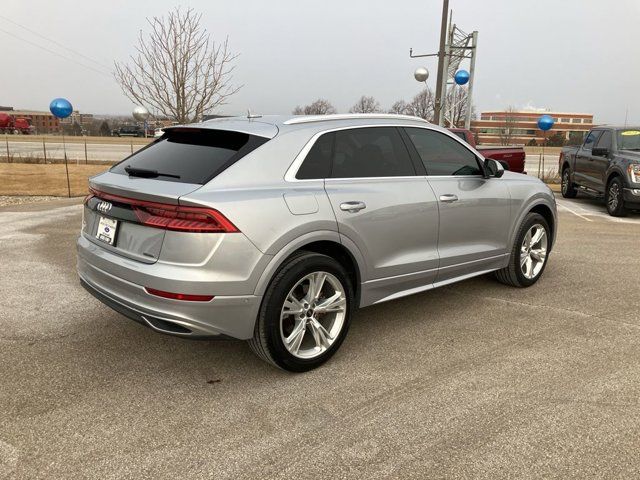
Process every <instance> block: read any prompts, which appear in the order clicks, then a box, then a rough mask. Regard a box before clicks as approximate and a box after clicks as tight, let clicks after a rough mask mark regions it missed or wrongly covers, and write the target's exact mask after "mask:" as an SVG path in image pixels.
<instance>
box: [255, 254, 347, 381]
mask: <svg viewBox="0 0 640 480" xmlns="http://www.w3.org/2000/svg"><path fill="white" fill-rule="evenodd" d="M320 271H322V272H328V273H330V274H332V275H333V276H335V277H336V278H337V279H338V281H339V282H340V284H341V286H342V287H343V290H344V292H345V297H346V308H345V318H344V323H343V325H342V330H341V331H340V333H339V334H338V336H337V337H335V340H334V341H333V343H332V344H331V346H330V347H329V348H328V349H327V350H326V351H324V352H323V353H322V354H320V355H318V356H317V357H314V358H308V359H307V358H299V357H296V356H294V355H293V354H291V353H290V352H289V351H288V350H287V348H286V346H285V344H284V342H283V340H282V337H281V334H280V315H281V312H282V307H283V305H284V302H285V299H286V298H287V295H288V294H289V292H290V290H291V289H292V288H293V287H294V286H295V285H296V283H298V281H300V280H301V279H302V278H304V277H305V276H306V275H308V274H310V273H313V272H320ZM353 303H354V292H353V286H352V285H351V281H350V279H349V275H348V274H347V272H346V271H345V269H344V268H343V267H342V265H340V263H338V262H337V261H336V260H335V259H333V258H331V257H328V256H326V255H321V254H319V253H314V252H307V251H299V252H296V253H295V254H293V255H292V256H291V257H290V258H289V259H288V260H286V261H285V263H284V264H283V265H282V267H281V268H280V270H278V272H277V273H276V274H275V276H274V277H273V279H272V280H271V283H270V284H269V287H268V288H267V290H266V292H265V295H264V297H263V299H262V305H261V306H260V311H259V313H258V318H257V319H256V326H255V329H254V334H253V338H252V339H251V340H249V345H250V347H251V349H252V350H253V351H254V353H256V354H257V355H258V356H259V357H260V358H262V359H263V360H265V361H266V362H268V363H271V364H273V365H275V366H276V367H279V368H282V369H283V370H288V371H290V372H306V371H308V370H312V369H314V368H317V367H319V366H320V365H322V364H323V363H325V362H326V361H327V360H329V359H330V358H331V357H332V356H333V354H334V353H335V352H336V351H337V350H338V348H340V345H341V344H342V342H343V341H344V338H345V336H346V335H347V331H348V330H349V324H350V322H351V315H352V311H353Z"/></svg>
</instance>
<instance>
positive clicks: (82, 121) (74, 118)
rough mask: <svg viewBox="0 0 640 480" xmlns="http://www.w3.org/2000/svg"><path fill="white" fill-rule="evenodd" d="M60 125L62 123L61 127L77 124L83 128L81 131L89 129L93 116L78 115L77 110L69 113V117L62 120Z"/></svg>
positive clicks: (87, 114) (86, 114)
mask: <svg viewBox="0 0 640 480" xmlns="http://www.w3.org/2000/svg"><path fill="white" fill-rule="evenodd" d="M60 123H62V125H73V124H74V123H77V124H78V125H80V126H81V127H82V128H83V130H86V129H88V128H89V127H91V124H92V123H93V114H91V113H80V112H79V111H78V110H74V111H73V112H71V115H69V116H68V117H67V118H63V119H62V120H61V121H60Z"/></svg>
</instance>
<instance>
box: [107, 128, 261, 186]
mask: <svg viewBox="0 0 640 480" xmlns="http://www.w3.org/2000/svg"><path fill="white" fill-rule="evenodd" d="M267 141H268V139H267V138H264V137H258V136H254V135H249V134H247V133H241V132H232V131H224V130H208V129H206V130H205V129H203V130H198V129H180V130H169V131H168V132H166V134H165V136H164V137H162V138H160V139H159V140H157V141H155V142H153V143H152V144H151V145H149V146H148V147H146V148H143V149H142V150H139V151H137V152H136V153H134V154H133V155H131V156H130V157H128V158H126V159H125V160H123V161H122V162H120V163H119V164H117V165H115V166H114V167H113V168H111V172H113V173H119V174H122V175H127V172H126V171H125V168H126V167H132V168H138V169H144V170H155V171H157V172H158V173H159V174H164V175H159V176H158V177H157V178H158V179H159V180H166V181H172V182H182V183H198V184H205V183H207V182H208V181H209V180H211V179H212V178H214V177H215V176H216V175H218V174H219V173H220V172H222V171H223V170H225V169H226V168H228V167H229V166H230V165H232V164H233V163H235V162H236V161H238V160H239V159H240V158H242V157H243V156H245V155H247V154H248V153H249V152H251V151H253V150H255V149H256V148H258V147H259V146H260V145H262V144H264V143H265V142H267ZM176 177H179V178H176Z"/></svg>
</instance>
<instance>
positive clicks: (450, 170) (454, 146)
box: [405, 128, 483, 175]
mask: <svg viewBox="0 0 640 480" xmlns="http://www.w3.org/2000/svg"><path fill="white" fill-rule="evenodd" d="M405 130H406V132H407V134H408V135H409V138H410V139H411V141H412V142H413V144H414V146H415V147H416V150H417V151H418V154H419V155H420V159H421V160H422V163H424V166H425V168H426V169H427V175H482V173H483V172H482V170H481V169H480V165H479V164H478V160H477V158H476V156H475V154H474V153H473V152H472V151H471V150H469V149H468V148H466V147H465V146H464V145H462V144H461V143H460V142H457V141H455V140H454V139H452V138H450V137H449V136H447V135H445V134H444V133H440V132H436V131H433V130H427V129H424V128H406V129H405Z"/></svg>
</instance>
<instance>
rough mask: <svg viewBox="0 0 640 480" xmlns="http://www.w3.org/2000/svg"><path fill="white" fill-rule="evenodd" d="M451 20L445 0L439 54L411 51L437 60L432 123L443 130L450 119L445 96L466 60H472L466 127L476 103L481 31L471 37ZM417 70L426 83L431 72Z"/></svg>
mask: <svg viewBox="0 0 640 480" xmlns="http://www.w3.org/2000/svg"><path fill="white" fill-rule="evenodd" d="M452 17H453V15H452V14H449V0H442V23H441V25H440V49H439V50H438V53H427V54H420V55H414V53H413V48H410V49H409V57H411V58H419V57H438V75H437V78H436V93H435V101H434V105H433V114H434V115H433V116H434V118H433V121H434V123H437V124H438V125H440V126H442V127H443V126H445V122H446V120H447V106H446V103H447V98H446V95H447V83H448V80H449V79H454V78H455V75H454V74H455V73H456V70H457V69H458V67H459V66H460V62H462V61H463V60H465V59H470V61H471V67H470V70H471V72H469V76H468V79H469V87H468V88H469V89H468V91H467V103H468V105H467V111H466V119H465V125H467V128H469V127H468V125H469V124H470V122H471V104H472V101H473V99H472V97H471V94H472V92H473V78H474V73H475V66H476V58H475V56H476V49H477V44H478V32H477V31H474V32H473V33H472V34H468V33H465V32H463V31H462V30H461V29H459V28H458V27H457V26H456V25H453V24H452ZM447 23H448V25H447ZM418 70H424V71H425V72H426V76H424V75H423V74H414V76H415V78H416V80H418V81H419V82H423V81H425V80H426V79H427V78H428V76H429V74H428V71H427V70H426V69H425V68H424V67H422V68H421V69H418ZM418 70H416V72H418ZM455 85H456V84H455V83H453V88H455ZM461 85H462V84H461ZM454 106H455V105H451V106H450V111H449V112H448V115H449V117H452V115H451V112H452V110H453V108H454ZM449 122H450V123H451V118H449Z"/></svg>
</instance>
